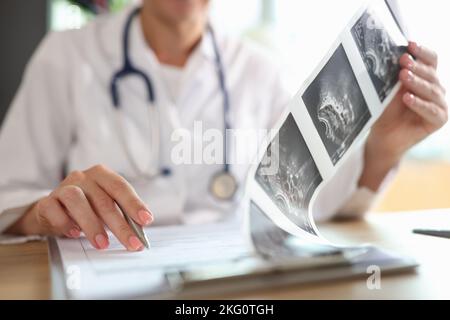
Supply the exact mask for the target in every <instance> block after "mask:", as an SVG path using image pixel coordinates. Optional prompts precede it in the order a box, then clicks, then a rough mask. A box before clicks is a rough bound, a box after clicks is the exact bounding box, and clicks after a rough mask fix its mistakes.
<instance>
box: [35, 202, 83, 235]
mask: <svg viewBox="0 0 450 320" xmlns="http://www.w3.org/2000/svg"><path fill="white" fill-rule="evenodd" d="M38 210H39V212H38V217H39V219H40V220H41V223H42V222H44V223H45V224H46V225H47V227H48V228H49V229H50V232H51V233H52V234H55V235H65V236H66V237H69V238H79V237H80V234H81V232H80V228H79V227H78V226H77V224H76V223H75V222H74V221H73V220H72V219H71V218H70V217H69V216H68V215H67V213H66V211H65V210H64V208H63V207H62V206H61V204H60V203H59V201H58V199H56V198H54V197H46V198H44V199H43V200H42V201H40V202H39V209H38Z"/></svg>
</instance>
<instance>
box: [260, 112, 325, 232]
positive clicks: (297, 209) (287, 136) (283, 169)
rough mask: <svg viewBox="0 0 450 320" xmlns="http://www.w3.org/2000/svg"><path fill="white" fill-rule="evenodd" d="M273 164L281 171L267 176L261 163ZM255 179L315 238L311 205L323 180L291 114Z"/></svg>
mask: <svg viewBox="0 0 450 320" xmlns="http://www.w3.org/2000/svg"><path fill="white" fill-rule="evenodd" d="M275 157H277V159H274V158H275ZM273 162H275V163H278V168H277V170H275V171H274V172H273V173H272V174H267V171H266V170H264V166H263V165H262V164H264V163H273ZM255 178H256V181H257V182H258V183H259V185H260V186H261V187H262V188H263V190H264V191H265V192H266V194H267V195H268V196H269V197H270V198H271V200H272V201H273V202H274V203H275V204H276V205H277V207H278V208H279V209H280V211H281V212H282V213H283V214H285V215H286V216H287V217H288V218H289V219H290V220H291V221H292V222H293V223H295V224H296V225H297V226H298V227H299V228H301V229H302V230H304V231H306V232H308V233H310V234H313V235H316V233H315V231H314V228H313V227H312V224H311V221H310V220H309V217H308V206H309V203H310V201H311V198H312V196H313V194H314V192H315V190H316V189H317V187H318V186H319V185H320V183H321V182H322V177H321V175H320V172H319V170H318V168H317V166H316V164H315V162H314V159H313V158H312V155H311V153H310V151H309V149H308V147H307V145H306V142H305V140H304V138H303V136H302V134H301V132H300V130H299V128H298V127H297V124H296V122H295V120H294V117H293V116H292V114H290V115H289V116H288V118H287V119H286V121H285V123H284V124H283V126H282V127H281V129H280V131H279V132H278V135H277V137H276V138H275V139H274V140H273V141H272V143H271V145H270V146H269V147H268V149H267V151H266V154H265V156H264V158H263V160H262V161H261V164H260V166H259V167H258V170H257V171H256V177H255Z"/></svg>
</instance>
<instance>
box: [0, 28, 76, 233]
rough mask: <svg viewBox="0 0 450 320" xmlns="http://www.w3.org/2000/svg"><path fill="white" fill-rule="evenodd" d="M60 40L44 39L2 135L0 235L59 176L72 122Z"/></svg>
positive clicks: (29, 67)
mask: <svg viewBox="0 0 450 320" xmlns="http://www.w3.org/2000/svg"><path fill="white" fill-rule="evenodd" d="M62 40H63V38H62V35H60V34H51V35H49V36H47V37H46V38H45V39H44V40H43V42H42V44H41V45H40V46H39V48H38V50H37V51H36V53H35V54H34V55H33V58H32V59H31V61H30V62H29V64H28V66H27V69H26V72H25V76H24V78H23V80H22V83H21V86H20V88H19V91H18V93H17V94H16V97H15V98H14V100H13V103H12V105H11V107H10V109H9V111H8V114H7V116H6V118H5V121H4V123H3V126H2V128H1V131H0V154H1V157H0V234H1V233H3V232H4V231H5V230H6V229H7V228H8V227H9V226H11V225H12V224H13V223H14V222H15V221H16V220H17V219H19V218H20V216H21V215H22V214H23V213H24V212H25V211H26V210H27V209H28V208H29V207H30V205H32V204H33V203H34V202H36V201H37V200H39V199H40V198H42V197H43V196H45V195H48V193H49V192H50V191H51V190H52V189H53V188H54V187H55V186H57V185H58V182H59V181H60V180H61V177H62V173H63V165H64V162H65V161H64V160H65V157H66V154H67V152H68V148H69V146H70V143H71V137H72V133H71V132H72V130H71V128H72V120H71V119H72V118H73V117H71V116H70V114H69V110H70V108H69V107H70V106H69V89H68V88H69V86H68V78H69V74H68V72H66V71H64V70H63V68H64V66H65V63H64V62H65V61H64V59H63V58H62V56H63V55H64V54H63V53H62V52H61V51H62V47H63V44H62V43H61V41H62Z"/></svg>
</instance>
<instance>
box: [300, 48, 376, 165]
mask: <svg viewBox="0 0 450 320" xmlns="http://www.w3.org/2000/svg"><path fill="white" fill-rule="evenodd" d="M302 99H303V102H304V103H305V105H306V109H307V110H308V113H309V115H310V116H311V118H312V121H313V123H314V126H315V127H316V130H317V131H318V133H319V136H320V138H321V140H322V142H323V144H324V146H325V148H326V150H327V152H328V155H329V156H330V159H331V161H332V163H333V164H334V165H335V164H336V163H337V162H338V161H339V160H340V159H341V158H342V157H343V156H344V154H345V153H346V152H347V150H348V149H349V148H350V146H351V145H352V143H353V142H354V140H355V139H356V137H357V136H358V134H359V133H360V132H361V131H362V129H363V128H364V126H365V125H366V124H367V122H368V121H369V120H370V118H371V114H370V110H369V108H368V106H367V103H366V100H365V99H364V96H363V94H362V91H361V88H360V86H359V84H358V81H357V80H356V76H355V74H354V73H353V70H352V67H351V65H350V62H349V60H348V57H347V55H346V53H345V50H344V47H343V46H342V45H340V46H339V47H338V48H337V49H336V51H335V52H334V54H333V55H332V57H331V58H330V60H328V62H327V64H326V65H325V66H324V67H323V69H322V70H321V71H320V73H319V74H318V75H317V77H316V78H315V79H314V81H313V82H312V83H311V85H310V86H309V87H308V88H307V89H306V91H305V93H304V94H303V96H302Z"/></svg>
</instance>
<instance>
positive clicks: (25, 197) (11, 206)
mask: <svg viewBox="0 0 450 320" xmlns="http://www.w3.org/2000/svg"><path fill="white" fill-rule="evenodd" d="M50 192H51V191H50V190H35V191H23V192H20V193H16V194H15V195H14V196H12V195H10V196H9V197H2V198H5V199H1V200H2V202H3V205H1V207H0V235H2V234H3V233H4V232H5V230H6V229H8V228H9V227H10V226H12V225H13V224H14V223H15V222H16V221H17V220H19V219H20V217H22V215H23V214H24V213H25V212H26V211H27V210H28V209H29V208H30V207H31V206H32V205H33V204H34V203H36V201H38V200H39V199H41V198H43V197H45V196H47V195H48V194H50ZM8 238H10V237H8Z"/></svg>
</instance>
